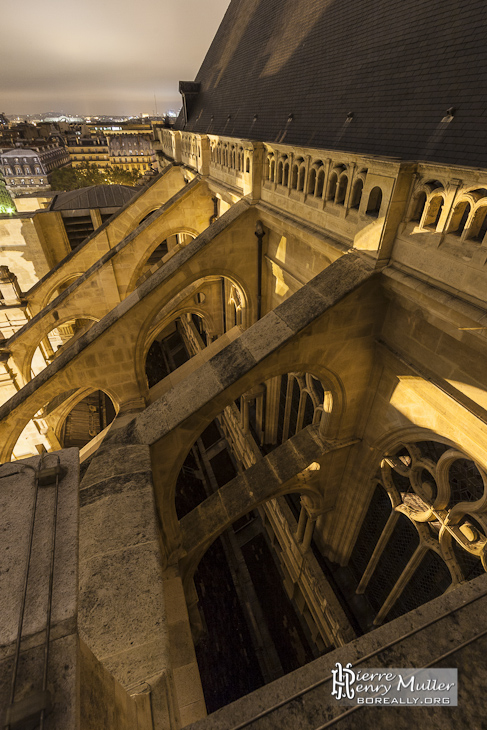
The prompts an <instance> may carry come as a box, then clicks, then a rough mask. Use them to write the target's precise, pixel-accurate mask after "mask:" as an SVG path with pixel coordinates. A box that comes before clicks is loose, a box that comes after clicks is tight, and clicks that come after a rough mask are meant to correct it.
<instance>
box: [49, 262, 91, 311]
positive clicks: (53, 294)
mask: <svg viewBox="0 0 487 730" xmlns="http://www.w3.org/2000/svg"><path fill="white" fill-rule="evenodd" d="M81 276H83V272H81V271H80V272H76V273H73V274H70V275H69V276H66V277H65V278H64V279H61V281H59V282H57V284H56V285H55V286H54V287H52V288H51V289H50V290H49V291H48V293H47V294H46V295H45V297H44V299H43V300H42V302H41V306H40V309H44V307H45V306H47V304H49V303H50V302H52V301H54V299H56V298H57V297H58V296H59V295H60V294H62V292H64V291H65V290H66V289H67V288H68V287H70V286H71V284H74V282H75V281H76V280H77V279H79V278H80V277H81Z"/></svg>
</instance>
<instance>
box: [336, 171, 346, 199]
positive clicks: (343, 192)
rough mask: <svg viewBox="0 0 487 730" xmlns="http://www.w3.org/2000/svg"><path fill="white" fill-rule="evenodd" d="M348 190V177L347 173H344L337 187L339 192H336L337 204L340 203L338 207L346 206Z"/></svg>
mask: <svg viewBox="0 0 487 730" xmlns="http://www.w3.org/2000/svg"><path fill="white" fill-rule="evenodd" d="M347 190H348V175H347V174H346V173H342V174H341V175H340V177H339V180H338V186H337V191H336V196H335V203H338V205H345V199H346V196H347Z"/></svg>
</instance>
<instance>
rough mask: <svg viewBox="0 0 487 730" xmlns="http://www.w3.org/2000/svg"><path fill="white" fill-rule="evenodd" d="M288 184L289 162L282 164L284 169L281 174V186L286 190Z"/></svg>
mask: <svg viewBox="0 0 487 730" xmlns="http://www.w3.org/2000/svg"><path fill="white" fill-rule="evenodd" d="M288 183H289V162H285V163H284V169H283V174H282V184H283V185H284V187H285V188H287V186H288Z"/></svg>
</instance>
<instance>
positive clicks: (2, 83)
mask: <svg viewBox="0 0 487 730" xmlns="http://www.w3.org/2000/svg"><path fill="white" fill-rule="evenodd" d="M228 4H229V0H171V1H170V0H137V1H136V0H85V2H79V3H75V2H73V1H72V0H63V1H62V2H61V0H45V1H44V2H40V1H39V0H23V1H22V2H21V3H18V2H17V3H15V2H9V3H5V4H4V5H3V9H2V41H1V46H0V57H1V59H2V61H1V67H2V73H1V75H0V112H5V113H7V114H34V113H36V112H46V111H63V112H65V113H69V114H80V115H89V114H93V115H94V114H113V115H125V114H127V115H128V114H139V113H147V114H153V113H154V111H155V108H154V107H155V104H154V94H155V95H156V101H157V111H158V113H159V114H161V113H163V112H165V111H168V110H170V109H172V110H174V111H177V110H178V109H179V107H180V106H181V97H180V95H179V93H178V81H179V80H185V81H186V80H187V81H191V80H192V79H194V77H195V75H196V73H197V71H198V69H199V67H200V65H201V63H202V61H203V58H204V56H205V54H206V51H207V50H208V47H209V45H210V43H211V41H212V39H213V36H214V34H215V32H216V30H217V28H218V26H219V24H220V22H221V20H222V18H223V15H224V13H225V11H226V9H227V7H228Z"/></svg>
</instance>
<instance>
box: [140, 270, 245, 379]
mask: <svg viewBox="0 0 487 730" xmlns="http://www.w3.org/2000/svg"><path fill="white" fill-rule="evenodd" d="M218 279H226V280H228V281H230V282H231V283H232V285H234V286H236V287H237V288H238V290H239V292H240V294H241V298H242V303H243V308H244V311H245V317H244V322H243V326H244V327H246V326H248V324H249V323H250V322H251V321H252V317H253V312H252V311H251V300H250V296H249V294H248V290H247V287H246V285H245V284H244V283H243V282H242V281H241V280H240V277H237V276H235V275H234V274H233V273H231V272H229V271H226V270H224V269H222V270H218V271H215V270H212V271H211V272H209V271H206V272H205V271H200V272H198V274H195V275H194V278H193V279H192V280H191V281H189V282H188V283H187V284H186V286H185V287H184V289H182V290H181V291H180V292H179V293H178V294H177V295H176V296H174V297H172V298H171V300H170V301H169V302H167V303H166V304H165V305H163V307H161V305H160V304H159V305H157V306H155V307H153V309H152V310H151V312H150V313H149V315H148V316H147V318H146V320H145V322H144V323H143V324H142V325H141V327H140V330H139V336H138V339H137V343H136V345H135V372H136V377H137V382H138V383H139V387H140V388H141V391H142V392H144V391H145V390H146V388H147V386H146V382H145V367H144V363H145V359H146V357H147V352H148V350H149V347H150V344H151V342H152V341H153V339H152V340H151V339H150V333H151V330H153V331H154V325H155V320H156V318H158V317H161V311H162V317H163V319H162V318H161V320H160V321H161V327H160V328H159V329H158V331H159V332H160V331H161V328H164V327H167V325H168V324H169V323H170V322H171V321H172V320H173V319H174V310H175V308H177V309H178V310H179V309H180V307H181V303H182V302H183V301H184V300H185V299H186V298H187V297H188V296H190V295H191V294H196V292H197V290H198V288H200V287H201V286H202V285H203V284H204V282H205V281H215V280H218ZM191 309H195V307H194V306H193V305H191ZM201 311H202V312H204V311H205V310H204V309H202V310H201ZM163 323H164V324H163ZM213 327H214V324H213ZM154 336H155V335H154Z"/></svg>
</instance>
